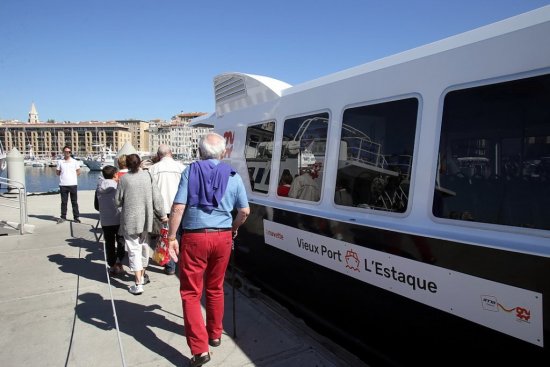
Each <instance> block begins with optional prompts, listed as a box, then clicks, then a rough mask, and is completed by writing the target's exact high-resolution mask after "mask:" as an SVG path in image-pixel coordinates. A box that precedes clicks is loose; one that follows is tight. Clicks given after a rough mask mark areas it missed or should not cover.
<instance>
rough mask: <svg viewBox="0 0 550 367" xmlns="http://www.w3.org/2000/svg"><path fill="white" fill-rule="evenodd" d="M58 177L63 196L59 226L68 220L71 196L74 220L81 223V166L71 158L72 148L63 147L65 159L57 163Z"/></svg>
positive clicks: (60, 191)
mask: <svg viewBox="0 0 550 367" xmlns="http://www.w3.org/2000/svg"><path fill="white" fill-rule="evenodd" d="M56 173H57V175H58V176H59V193H60V194H61V217H60V218H59V219H58V220H57V224H59V223H63V222H64V221H66V220H67V201H68V199H69V194H70V197H71V205H72V207H73V218H74V221H75V222H76V223H80V219H79V217H80V212H79V211H78V196H77V187H78V186H77V185H78V176H79V175H80V164H79V163H78V162H77V161H76V159H73V158H72V157H71V147H70V146H68V145H65V146H64V147H63V159H60V160H58V161H57V171H56Z"/></svg>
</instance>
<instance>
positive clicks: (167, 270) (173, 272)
mask: <svg viewBox="0 0 550 367" xmlns="http://www.w3.org/2000/svg"><path fill="white" fill-rule="evenodd" d="M164 273H165V274H166V275H174V274H176V271H175V270H174V269H168V268H164Z"/></svg>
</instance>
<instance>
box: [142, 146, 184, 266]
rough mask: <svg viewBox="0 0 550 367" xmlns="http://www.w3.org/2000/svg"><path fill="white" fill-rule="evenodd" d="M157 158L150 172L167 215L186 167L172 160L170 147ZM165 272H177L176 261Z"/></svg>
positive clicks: (162, 149) (158, 152)
mask: <svg viewBox="0 0 550 367" xmlns="http://www.w3.org/2000/svg"><path fill="white" fill-rule="evenodd" d="M157 156H158V158H159V159H160V160H159V161H158V162H157V163H155V164H153V165H152V166H151V167H149V172H150V173H151V175H152V176H153V177H154V178H155V180H156V182H157V185H158V187H159V189H160V193H161V195H162V199H163V201H164V210H165V211H166V213H170V209H171V208H172V203H173V202H174V197H175V196H176V193H177V191H178V187H179V184H180V179H181V173H182V172H183V170H184V169H185V167H186V166H185V165H183V164H181V163H179V162H176V161H175V160H174V158H172V150H171V149H170V147H169V146H168V145H165V144H161V145H160V146H159V148H158V150H157ZM164 272H165V273H166V274H169V275H171V274H174V273H175V272H176V263H175V262H174V260H170V262H168V264H166V265H165V266H164Z"/></svg>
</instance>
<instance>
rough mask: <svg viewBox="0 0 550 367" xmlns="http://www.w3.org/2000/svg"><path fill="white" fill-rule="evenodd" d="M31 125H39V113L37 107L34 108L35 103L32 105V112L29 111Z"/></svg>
mask: <svg viewBox="0 0 550 367" xmlns="http://www.w3.org/2000/svg"><path fill="white" fill-rule="evenodd" d="M28 122H29V123H31V124H38V122H39V120H38V112H36V107H35V106H34V102H33V103H32V104H31V110H30V111H29V121H28Z"/></svg>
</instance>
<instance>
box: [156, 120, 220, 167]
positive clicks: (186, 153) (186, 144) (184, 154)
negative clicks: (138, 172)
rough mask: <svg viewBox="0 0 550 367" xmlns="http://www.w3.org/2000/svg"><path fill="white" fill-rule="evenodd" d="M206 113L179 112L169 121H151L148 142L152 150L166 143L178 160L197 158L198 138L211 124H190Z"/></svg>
mask: <svg viewBox="0 0 550 367" xmlns="http://www.w3.org/2000/svg"><path fill="white" fill-rule="evenodd" d="M203 115H206V113H204V112H190V113H183V112H182V113H179V114H178V115H176V116H174V117H173V118H172V120H171V121H170V122H160V121H155V122H151V124H150V125H149V139H150V140H149V144H150V147H151V151H152V152H156V151H157V149H158V147H159V145H161V144H166V145H168V146H170V148H171V149H172V153H173V154H174V157H176V159H178V160H182V161H185V162H191V161H193V160H196V159H198V157H199V155H198V148H199V139H200V138H201V137H202V136H204V135H205V134H207V133H208V132H210V131H212V129H213V126H212V125H197V126H193V127H192V126H190V125H191V122H192V120H193V119H195V118H197V117H199V116H203Z"/></svg>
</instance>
